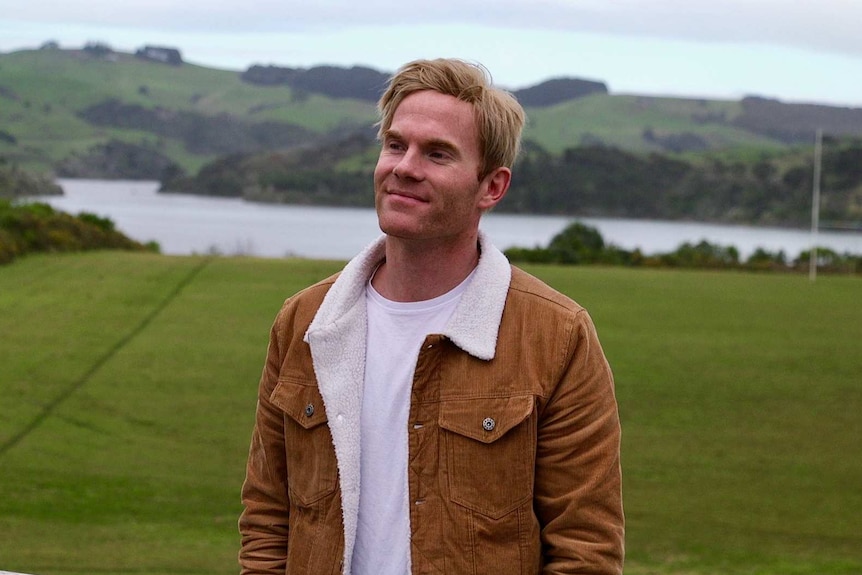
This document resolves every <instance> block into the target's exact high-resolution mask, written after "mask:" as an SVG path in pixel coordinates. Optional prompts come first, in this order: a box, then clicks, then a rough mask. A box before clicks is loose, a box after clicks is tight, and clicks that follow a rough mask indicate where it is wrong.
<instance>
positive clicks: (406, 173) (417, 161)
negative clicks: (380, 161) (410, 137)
mask: <svg viewBox="0 0 862 575" xmlns="http://www.w3.org/2000/svg"><path fill="white" fill-rule="evenodd" d="M392 173H393V174H395V176H396V177H398V178H409V179H412V180H421V179H422V177H423V176H422V155H421V153H420V152H419V151H416V150H411V149H408V150H407V151H406V152H404V154H403V155H402V156H401V158H400V159H399V160H398V163H397V164H395V168H393V170H392Z"/></svg>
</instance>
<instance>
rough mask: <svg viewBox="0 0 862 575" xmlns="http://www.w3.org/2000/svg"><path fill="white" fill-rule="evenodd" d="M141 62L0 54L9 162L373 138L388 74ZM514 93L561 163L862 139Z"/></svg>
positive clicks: (745, 114)
mask: <svg viewBox="0 0 862 575" xmlns="http://www.w3.org/2000/svg"><path fill="white" fill-rule="evenodd" d="M138 52H139V53H138V54H137V55H135V54H127V53H119V52H114V51H112V50H111V49H110V48H109V47H106V46H101V45H87V46H85V47H84V48H83V49H81V50H59V49H56V48H54V47H53V46H46V47H43V48H42V49H38V50H24V51H18V52H13V53H8V54H0V157H4V158H6V160H7V161H8V162H11V163H16V164H19V165H21V166H24V167H27V168H32V169H35V170H38V171H53V172H55V173H57V174H60V175H63V176H68V177H76V176H79V177H83V176H89V177H127V178H160V179H161V178H163V177H164V176H166V175H177V174H178V173H186V174H194V173H196V172H197V171H198V169H199V168H200V167H201V166H202V165H204V164H205V163H207V162H210V161H212V160H214V159H216V158H219V157H223V156H228V155H232V154H238V153H239V154H247V153H252V152H256V151H257V152H260V151H268V150H285V149H290V148H294V147H299V146H303V147H304V146H310V145H320V144H321V143H325V142H332V141H337V140H339V139H341V138H343V137H345V136H351V135H352V134H355V133H357V132H359V133H366V134H367V133H371V125H372V123H373V122H374V120H375V111H374V100H375V99H376V95H377V93H379V90H380V89H382V85H383V83H384V82H385V78H386V76H387V73H386V72H383V71H376V70H372V69H370V68H361V67H355V68H350V69H342V68H334V67H325V66H321V67H316V68H311V69H307V70H305V69H292V68H281V67H274V66H269V67H262V66H252V67H250V68H249V69H248V70H246V71H245V72H243V73H237V72H232V71H226V70H217V69H212V68H206V67H201V66H195V65H191V64H187V63H183V62H182V60H181V55H180V52H179V51H178V50H173V51H168V50H165V53H164V54H162V55H163V56H164V58H163V60H164V61H161V60H159V58H154V57H143V55H145V54H148V53H149V52H148V51H147V50H144V49H143V48H142V49H141V50H139V51H138ZM158 55H159V53H156V56H158ZM515 94H516V95H517V96H518V97H519V98H520V99H521V100H522V101H523V102H524V103H525V106H526V108H527V113H528V116H529V124H528V127H527V130H526V133H525V138H526V139H527V140H529V141H531V142H533V143H534V144H535V145H538V146H540V147H541V148H543V149H545V150H547V151H548V152H550V153H552V154H560V153H562V152H563V151H564V150H566V149H568V148H572V147H578V146H589V145H602V146H613V147H618V148H620V149H623V150H628V151H633V152H638V153H649V152H666V153H685V152H697V153H702V152H708V151H715V150H734V149H740V148H742V149H760V150H773V151H774V150H781V149H785V148H787V147H788V146H793V145H795V144H798V143H800V142H810V141H811V139H812V138H813V132H814V130H815V129H816V127H818V126H822V127H824V128H826V130H827V133H829V134H831V135H834V136H854V135H855V136H858V135H862V109H842V108H835V107H828V106H813V105H810V106H802V105H791V104H782V103H781V102H777V101H774V100H763V99H759V98H746V99H744V100H742V101H738V102H733V101H717V100H685V99H673V98H655V97H645V96H637V95H616V94H613V93H612V92H610V90H609V88H608V87H607V86H606V85H605V84H604V83H602V82H596V81H588V80H579V79H574V78H554V79H549V80H548V81H546V82H542V83H540V84H538V85H536V86H531V87H525V88H520V89H517V90H515Z"/></svg>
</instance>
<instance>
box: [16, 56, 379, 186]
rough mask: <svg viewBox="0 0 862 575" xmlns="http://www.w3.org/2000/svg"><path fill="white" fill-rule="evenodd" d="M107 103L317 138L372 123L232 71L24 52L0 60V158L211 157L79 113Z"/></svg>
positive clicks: (27, 161)
mask: <svg viewBox="0 0 862 575" xmlns="http://www.w3.org/2000/svg"><path fill="white" fill-rule="evenodd" d="M112 99H113V100H118V101H120V102H122V103H124V104H127V105H133V106H140V107H142V108H144V109H158V110H169V111H184V112H193V113H196V114H199V115H201V116H205V117H211V118H216V119H217V120H218V116H219V115H223V114H229V115H231V116H235V117H237V118H240V119H242V120H243V121H245V122H248V123H262V122H279V123H285V124H290V125H295V126H298V127H301V128H304V129H307V130H310V131H311V132H314V133H317V134H321V135H323V134H326V133H328V132H332V131H335V130H343V129H345V128H354V129H355V128H358V127H361V126H366V125H368V124H370V123H372V122H373V121H374V106H373V105H371V104H368V103H364V102H359V101H354V100H339V101H337V102H335V101H333V100H331V99H329V98H326V97H323V96H317V95H310V94H304V95H301V96H297V94H294V93H293V92H292V91H291V90H290V89H289V88H283V87H259V86H253V85H251V84H246V83H243V82H242V81H241V80H240V78H239V74H237V73H236V72H231V71H224V70H215V69H210V68H204V67H200V66H194V65H191V64H183V65H182V66H170V65H165V64H159V63H154V62H150V61H146V60H141V59H138V58H136V57H134V56H132V55H129V54H120V53H115V54H114V55H113V57H112V58H95V57H93V56H91V55H89V54H87V53H86V52H84V51H81V50H29V51H20V52H13V53H10V54H2V55H0V104H2V105H0V131H2V133H3V134H5V135H6V137H0V155H2V156H5V157H7V158H10V159H11V160H13V161H16V162H19V163H20V164H22V165H25V166H30V167H34V168H40V169H50V168H52V167H53V166H54V164H56V163H57V162H59V161H60V160H62V159H64V158H66V157H67V156H68V155H69V154H71V153H73V152H79V153H83V152H85V151H86V150H87V149H89V148H90V147H91V146H93V145H95V144H98V143H104V142H107V141H108V140H110V139H112V138H114V139H118V140H122V141H126V142H131V143H135V144H143V145H149V146H151V147H152V148H154V149H155V150H158V151H160V152H162V153H164V154H166V155H168V156H169V157H171V158H172V159H174V160H175V161H176V162H178V163H179V164H181V165H182V166H183V167H185V168H186V169H188V170H190V171H195V170H196V169H197V168H198V167H199V166H200V165H201V164H203V163H204V162H205V161H208V160H211V159H213V158H214V157H215V154H194V153H191V152H189V151H188V150H187V149H186V147H184V146H183V145H182V144H181V142H180V140H179V139H178V138H170V137H165V136H160V135H159V134H154V133H152V132H150V131H147V130H145V129H137V130H130V129H122V128H118V127H117V128H114V127H109V126H94V125H92V124H90V123H88V122H86V121H85V120H83V119H82V118H81V117H80V116H79V114H80V113H81V112H83V111H84V110H86V109H87V108H89V107H91V106H95V105H98V104H99V103H102V102H105V101H108V100H112ZM217 120H216V121H217ZM10 140H13V141H10Z"/></svg>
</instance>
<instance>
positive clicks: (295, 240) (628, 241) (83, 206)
mask: <svg viewBox="0 0 862 575" xmlns="http://www.w3.org/2000/svg"><path fill="white" fill-rule="evenodd" d="M58 183H59V184H60V185H61V186H62V188H63V191H64V192H65V195H63V196H48V197H40V198H34V199H38V200H39V201H44V202H46V203H49V204H51V205H52V206H54V207H55V208H57V209H60V210H63V211H66V212H70V213H73V214H77V213H80V212H82V211H84V212H90V213H95V214H98V215H100V216H106V217H109V218H110V219H111V220H113V221H114V222H115V223H116V225H117V228H118V229H119V230H120V231H122V232H123V233H125V234H126V235H128V236H129V237H132V238H134V239H136V240H138V241H142V242H147V241H150V240H154V241H156V242H158V243H159V245H160V246H161V248H162V252H163V253H165V254H174V255H188V254H196V253H197V254H203V253H211V252H216V253H222V254H227V255H236V254H242V255H253V256H259V257H285V256H299V257H307V258H326V259H348V258H350V257H351V256H353V255H354V254H356V253H357V252H358V251H360V250H361V249H362V248H363V247H364V246H365V245H367V244H368V243H369V242H371V241H372V240H373V239H374V238H376V237H377V236H378V235H379V234H380V230H379V228H378V227H377V216H376V215H375V213H374V210H373V209H371V208H334V207H313V206H296V205H280V204H263V203H255V202H246V201H244V200H241V199H236V198H214V197H207V196H193V195H183V194H159V193H157V190H158V183H157V182H140V181H125V180H122V181H106V180H68V179H61V180H58ZM575 219H577V220H579V221H581V222H583V223H585V224H587V225H590V226H593V227H595V228H596V229H598V230H599V232H600V233H601V234H602V237H604V239H605V242H606V243H610V244H614V245H616V246H618V247H620V248H623V249H627V250H632V249H635V248H640V249H641V251H642V252H644V253H645V254H655V253H664V252H670V251H673V250H675V249H676V248H677V247H679V245H680V244H682V243H683V242H692V243H696V242H699V241H701V240H706V241H708V242H710V243H713V244H720V245H723V246H727V245H733V246H735V247H736V248H737V249H738V250H739V252H740V255H741V256H742V257H743V258H745V257H747V256H748V255H749V254H751V253H752V252H753V251H754V250H755V249H757V248H758V247H762V248H764V249H767V250H769V251H771V252H776V251H778V250H784V252H785V253H786V254H787V256H788V258H791V259H792V258H795V257H796V256H798V255H799V252H801V251H803V250H807V249H808V248H809V247H810V245H811V233H810V232H809V231H807V230H793V229H783V228H763V227H753V226H730V225H716V224H703V223H693V222H670V221H655V220H627V219H614V218H574V217H568V216H536V215H513V214H502V213H494V212H492V213H489V214H486V215H485V216H484V217H483V219H482V228H483V229H484V230H485V231H486V233H487V234H488V235H489V236H490V238H491V239H492V241H493V242H494V244H495V245H496V246H497V247H499V248H500V249H506V248H509V247H512V246H521V247H536V246H540V245H541V246H544V245H547V243H548V242H549V241H550V240H551V238H553V237H554V235H556V234H557V233H559V232H560V231H561V230H563V229H564V228H565V227H566V226H567V225H568V224H569V223H571V222H573V221H575ZM817 244H818V245H820V246H824V247H828V248H831V249H833V250H835V251H837V252H850V253H855V254H859V253H862V233H859V232H828V231H821V232H820V233H819V234H818V241H817Z"/></svg>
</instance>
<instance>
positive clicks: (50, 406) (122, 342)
mask: <svg viewBox="0 0 862 575" xmlns="http://www.w3.org/2000/svg"><path fill="white" fill-rule="evenodd" d="M211 261H212V258H204V259H203V260H201V261H200V263H198V264H197V265H196V266H195V267H193V268H192V269H191V270H190V271H189V273H188V274H186V276H185V277H184V278H182V279H181V280H180V281H179V282H178V283H177V285H176V286H174V289H173V290H171V292H170V293H168V295H167V297H165V299H163V300H162V301H161V302H159V304H158V305H157V306H155V307H154V308H153V310H152V311H151V312H150V313H149V314H148V315H146V316H145V317H144V318H143V319H142V320H141V322H140V323H138V325H136V326H135V327H134V328H133V329H132V330H131V331H130V332H129V333H127V334H126V335H125V336H123V337H122V338H120V339H119V340H118V341H117V342H116V343H115V344H114V345H113V346H111V347H110V348H109V349H108V350H107V351H106V352H105V353H104V354H103V355H102V356H101V357H99V358H98V359H97V360H96V361H95V362H94V363H93V365H92V366H90V368H89V369H88V370H87V371H85V372H84V374H83V375H81V377H80V378H78V379H77V380H75V381H74V382H72V384H71V385H69V386H68V387H67V388H66V389H64V390H63V391H62V393H60V394H58V395H57V396H56V397H55V398H54V399H52V400H51V401H50V402H48V403H47V404H45V406H44V407H43V408H42V410H41V411H39V413H38V414H36V416H35V417H34V418H33V419H32V420H31V421H30V423H28V424H27V425H25V426H24V427H23V428H22V429H21V430H20V431H19V432H18V433H15V434H13V435H12V437H10V438H9V439H8V440H7V441H6V442H5V443H3V444H2V445H0V458H2V457H3V456H5V455H6V454H7V453H8V452H9V451H10V450H11V449H13V448H14V447H15V446H16V445H18V444H19V443H21V442H22V441H23V440H24V439H25V438H26V437H27V436H28V435H30V434H31V433H32V432H33V431H35V430H36V429H38V428H39V426H40V425H42V423H43V422H44V421H45V420H46V419H47V418H48V417H50V416H51V415H52V414H53V413H54V412H55V411H56V410H57V408H58V407H59V406H60V405H62V404H63V403H64V402H65V401H66V400H67V399H69V397H71V396H72V395H73V394H74V393H75V392H76V391H78V390H79V389H81V388H82V387H83V386H84V385H86V383H87V382H88V381H89V380H90V379H91V378H92V377H93V376H94V375H95V374H96V373H98V371H99V370H100V369H101V368H102V366H104V365H105V364H106V363H107V362H108V361H110V360H111V358H113V357H114V356H115V355H116V354H117V353H119V352H120V351H121V350H122V349H123V348H124V347H126V346H127V345H128V344H129V342H131V341H132V340H133V339H135V337H137V336H138V335H139V334H140V333H141V332H143V331H144V330H145V329H146V328H147V326H149V325H150V324H151V323H152V321H153V320H154V319H155V318H156V317H158V316H159V314H160V313H161V312H162V311H164V309H165V308H167V307H168V306H169V305H170V304H171V302H172V301H174V300H175V299H176V298H177V296H179V294H180V293H181V292H182V291H183V289H184V288H185V287H186V286H188V285H189V284H190V283H191V282H192V281H193V280H194V279H195V278H196V277H197V276H198V275H199V274H200V273H201V272H202V271H203V270H204V268H206V267H207V266H208V265H209V264H210V262H211Z"/></svg>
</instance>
